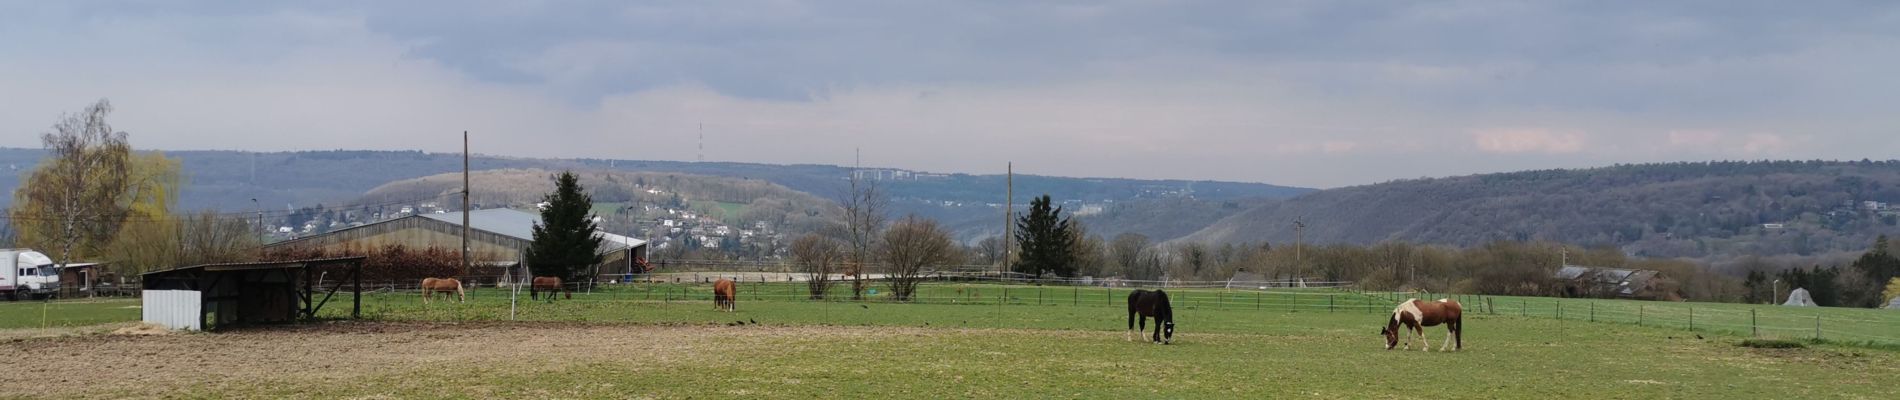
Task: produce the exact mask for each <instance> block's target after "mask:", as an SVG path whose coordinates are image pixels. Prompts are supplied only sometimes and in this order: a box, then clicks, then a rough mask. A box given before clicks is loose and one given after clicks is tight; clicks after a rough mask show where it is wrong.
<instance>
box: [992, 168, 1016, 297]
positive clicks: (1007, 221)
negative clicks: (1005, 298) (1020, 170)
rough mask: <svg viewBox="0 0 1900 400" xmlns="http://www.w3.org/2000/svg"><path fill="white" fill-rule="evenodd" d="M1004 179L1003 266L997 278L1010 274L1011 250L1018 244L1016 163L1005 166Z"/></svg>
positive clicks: (998, 270) (999, 268)
mask: <svg viewBox="0 0 1900 400" xmlns="http://www.w3.org/2000/svg"><path fill="white" fill-rule="evenodd" d="M1003 171H1004V173H1005V174H1006V175H1005V176H1006V177H1005V178H1004V179H1003V187H1004V189H1003V263H1002V264H1003V265H1001V266H1000V267H998V269H997V271H996V272H997V275H996V276H997V277H998V278H1001V277H1003V275H1004V274H1007V273H1009V250H1010V248H1011V247H1014V246H1015V243H1016V163H1015V162H1014V161H1012V162H1009V163H1008V164H1005V165H1004V170H1003Z"/></svg>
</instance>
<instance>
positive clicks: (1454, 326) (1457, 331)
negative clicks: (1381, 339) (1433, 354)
mask: <svg viewBox="0 0 1900 400" xmlns="http://www.w3.org/2000/svg"><path fill="white" fill-rule="evenodd" d="M1438 324H1445V328H1446V329H1447V330H1449V331H1450V332H1449V333H1448V334H1447V335H1446V336H1445V344H1444V345H1442V346H1439V347H1438V351H1446V349H1447V348H1450V347H1451V344H1452V341H1453V340H1456V341H1457V342H1458V347H1457V350H1464V349H1465V323H1464V308H1463V307H1460V306H1458V301H1456V300H1451V299H1438V301H1420V300H1419V299H1411V300H1406V301H1405V302H1404V303H1399V307H1398V308H1395V309H1392V319H1391V320H1388V321H1386V323H1385V329H1382V330H1380V331H1379V334H1381V335H1385V349H1386V350H1391V349H1392V348H1393V347H1396V346H1398V345H1399V329H1405V349H1406V350H1411V349H1412V335H1413V334H1417V335H1418V338H1419V340H1421V341H1423V342H1424V343H1422V344H1424V348H1422V349H1420V350H1424V351H1431V350H1432V341H1431V340H1430V339H1426V338H1425V327H1427V326H1437V325H1438ZM1400 325H1404V326H1403V327H1402V328H1401V327H1400Z"/></svg>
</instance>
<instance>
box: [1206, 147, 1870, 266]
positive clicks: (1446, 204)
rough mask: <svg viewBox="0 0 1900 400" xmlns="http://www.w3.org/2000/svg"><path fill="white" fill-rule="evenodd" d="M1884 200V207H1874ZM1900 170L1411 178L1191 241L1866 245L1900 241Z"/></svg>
mask: <svg viewBox="0 0 1900 400" xmlns="http://www.w3.org/2000/svg"><path fill="white" fill-rule="evenodd" d="M1869 202H1872V203H1869ZM1887 203H1900V162H1897V161H1860V162H1832V161H1767V162H1707V163H1700V162H1698V163H1671V164H1642V165H1618V166H1613V167H1604V168H1593V169H1576V170H1542V171H1526V172H1513V173H1500V174H1483V175H1471V176H1460V177H1450V178H1435V179H1417V180H1402V181H1394V182H1387V183H1380V184H1374V185H1365V186H1355V187H1347V188H1340V189H1330V190H1325V191H1320V192H1315V193H1311V194H1307V195H1303V196H1299V197H1295V198H1292V199H1288V200H1285V201H1277V202H1269V203H1267V204H1263V205H1259V206H1256V207H1253V208H1251V209H1248V210H1245V211H1242V212H1239V213H1237V214H1234V215H1231V216H1228V217H1226V218H1224V219H1222V220H1220V221H1218V222H1215V223H1213V224H1212V225H1210V226H1208V227H1207V228H1204V229H1201V230H1200V231H1199V232H1196V233H1194V234H1192V235H1189V236H1188V237H1186V238H1184V239H1182V240H1184V241H1197V242H1208V243H1239V242H1259V241H1268V242H1270V243H1275V244H1278V243H1292V242H1293V241H1294V240H1295V237H1294V230H1293V229H1292V226H1293V221H1294V220H1295V219H1296V218H1302V217H1304V220H1305V221H1306V229H1305V231H1304V236H1305V240H1306V241H1307V242H1309V243H1358V244H1365V243H1373V242H1379V241H1388V240H1391V241H1406V242H1413V243H1434V244H1449V245H1460V246H1470V245H1477V244H1481V243H1485V242H1490V241H1497V240H1520V241H1521V240H1549V241H1558V242H1564V243H1574V244H1582V245H1592V246H1615V247H1618V248H1621V249H1623V250H1625V251H1626V252H1629V253H1631V254H1636V255H1644V256H1658V257H1705V256H1732V255H1749V254H1755V255H1772V254H1800V255H1807V254H1815V253H1825V252H1835V251H1861V250H1865V249H1866V246H1868V244H1869V243H1872V242H1873V238H1874V237H1875V236H1876V235H1879V234H1894V233H1900V227H1896V217H1897V215H1896V213H1900V209H1895V208H1888V207H1891V206H1886V205H1885V204H1887Z"/></svg>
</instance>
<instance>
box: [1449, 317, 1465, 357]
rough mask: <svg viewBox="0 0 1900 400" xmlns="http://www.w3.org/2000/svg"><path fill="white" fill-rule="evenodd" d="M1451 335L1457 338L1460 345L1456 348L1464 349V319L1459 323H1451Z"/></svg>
mask: <svg viewBox="0 0 1900 400" xmlns="http://www.w3.org/2000/svg"><path fill="white" fill-rule="evenodd" d="M1451 336H1452V337H1455V338H1457V342H1458V347H1457V348H1456V350H1464V349H1465V323H1464V321H1459V322H1457V323H1454V324H1451Z"/></svg>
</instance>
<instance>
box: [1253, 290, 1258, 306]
mask: <svg viewBox="0 0 1900 400" xmlns="http://www.w3.org/2000/svg"><path fill="white" fill-rule="evenodd" d="M1253 309H1255V310H1259V309H1260V292H1253Z"/></svg>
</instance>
